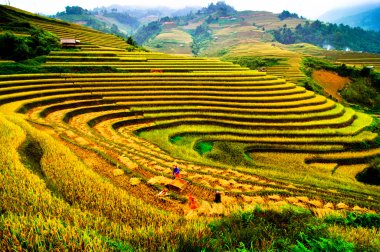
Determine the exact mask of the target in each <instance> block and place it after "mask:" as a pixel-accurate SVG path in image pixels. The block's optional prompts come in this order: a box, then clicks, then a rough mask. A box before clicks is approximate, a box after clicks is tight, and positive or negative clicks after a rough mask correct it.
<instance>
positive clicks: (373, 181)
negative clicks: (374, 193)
mask: <svg viewBox="0 0 380 252" xmlns="http://www.w3.org/2000/svg"><path fill="white" fill-rule="evenodd" d="M376 140H377V141H378V140H379V137H378V138H377V139H376ZM355 178H356V179H357V180H358V181H360V182H362V183H365V184H370V185H380V158H379V157H378V158H375V159H374V160H373V161H372V162H371V165H370V167H368V168H366V169H364V170H363V171H362V172H360V173H358V174H357V175H356V176H355Z"/></svg>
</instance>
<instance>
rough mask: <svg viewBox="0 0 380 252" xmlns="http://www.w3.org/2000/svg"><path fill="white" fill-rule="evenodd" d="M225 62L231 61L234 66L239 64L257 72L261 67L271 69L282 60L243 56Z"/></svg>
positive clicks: (229, 58) (226, 59)
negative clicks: (270, 67)
mask: <svg viewBox="0 0 380 252" xmlns="http://www.w3.org/2000/svg"><path fill="white" fill-rule="evenodd" d="M223 60H224V61H230V62H233V63H234V64H239V65H240V66H243V67H248V68H249V69H252V70H255V69H259V68H260V67H269V66H275V65H278V63H279V61H280V60H281V59H278V58H263V57H256V56H242V57H228V58H224V59H223Z"/></svg>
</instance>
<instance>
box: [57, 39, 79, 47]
mask: <svg viewBox="0 0 380 252" xmlns="http://www.w3.org/2000/svg"><path fill="white" fill-rule="evenodd" d="M79 43H80V40H77V39H73V38H62V39H61V46H62V47H66V48H67V47H76V45H77V44H79Z"/></svg>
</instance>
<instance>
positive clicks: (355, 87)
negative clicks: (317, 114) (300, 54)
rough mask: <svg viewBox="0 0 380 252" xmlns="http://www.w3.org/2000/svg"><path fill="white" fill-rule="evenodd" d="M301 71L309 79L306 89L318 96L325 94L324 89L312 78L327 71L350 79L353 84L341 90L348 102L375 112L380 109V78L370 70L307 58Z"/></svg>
mask: <svg viewBox="0 0 380 252" xmlns="http://www.w3.org/2000/svg"><path fill="white" fill-rule="evenodd" d="M301 70H302V71H303V72H304V73H305V74H306V75H307V76H308V77H309V78H308V79H306V80H305V81H304V84H303V85H304V86H305V88H307V89H309V90H312V91H314V92H316V93H318V94H323V89H322V88H321V87H320V86H319V85H318V84H317V83H315V81H313V80H312V79H311V78H310V77H311V75H312V73H313V71H314V70H327V71H332V72H336V73H338V74H339V75H340V76H343V77H349V78H350V79H351V83H350V84H348V85H347V86H346V87H345V88H344V89H343V90H341V92H340V94H341V96H342V97H343V98H344V99H345V100H346V101H348V102H351V103H354V104H358V105H360V106H363V107H367V108H371V109H373V110H377V109H380V93H379V88H380V76H379V74H378V73H376V72H373V71H371V69H369V68H366V67H363V68H362V69H357V68H353V67H348V66H346V65H345V64H342V65H340V66H336V65H334V64H332V63H331V62H330V61H327V60H323V59H318V58H313V57H306V58H304V59H303V61H302V67H301Z"/></svg>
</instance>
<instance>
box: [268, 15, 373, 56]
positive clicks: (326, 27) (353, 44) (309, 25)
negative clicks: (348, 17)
mask: <svg viewBox="0 0 380 252" xmlns="http://www.w3.org/2000/svg"><path fill="white" fill-rule="evenodd" d="M272 33H273V35H274V37H275V39H276V40H277V41H279V42H281V43H284V44H295V43H310V44H314V45H317V46H320V47H323V46H324V45H326V44H329V45H332V46H333V47H334V48H337V49H339V50H345V49H346V48H350V49H351V50H354V51H365V52H374V53H379V52H380V48H379V46H378V41H379V39H380V33H379V32H374V31H365V30H363V29H361V28H351V27H349V26H347V25H342V24H340V25H337V24H324V23H322V22H321V21H319V20H317V21H314V22H309V21H307V22H305V24H304V25H301V24H300V25H298V26H297V27H296V28H295V29H290V28H287V27H282V28H279V29H277V30H273V31H272Z"/></svg>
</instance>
